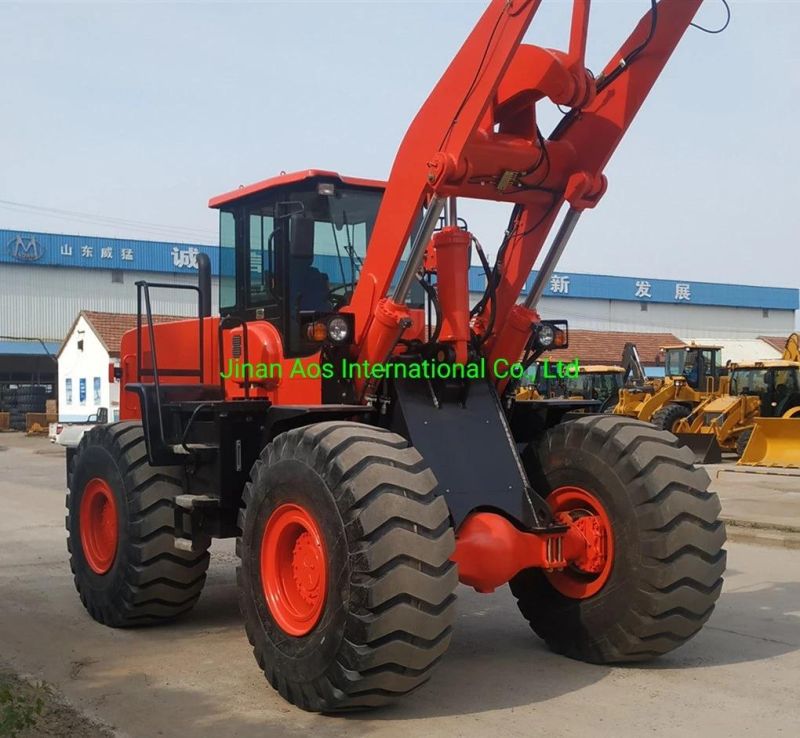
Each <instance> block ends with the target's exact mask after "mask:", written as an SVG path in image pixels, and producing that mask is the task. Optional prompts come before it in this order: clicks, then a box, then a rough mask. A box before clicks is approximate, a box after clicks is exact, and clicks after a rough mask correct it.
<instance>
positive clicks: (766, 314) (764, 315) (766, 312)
mask: <svg viewBox="0 0 800 738" xmlns="http://www.w3.org/2000/svg"><path fill="white" fill-rule="evenodd" d="M761 317H762V318H769V310H768V309H767V308H762V310H761Z"/></svg>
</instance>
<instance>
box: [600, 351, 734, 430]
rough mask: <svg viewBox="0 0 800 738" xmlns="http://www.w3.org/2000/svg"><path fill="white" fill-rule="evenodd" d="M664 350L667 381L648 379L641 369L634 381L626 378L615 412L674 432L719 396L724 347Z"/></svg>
mask: <svg viewBox="0 0 800 738" xmlns="http://www.w3.org/2000/svg"><path fill="white" fill-rule="evenodd" d="M627 348H628V347H627V346H626V350H627ZM661 350H662V351H663V352H664V378H663V379H646V378H645V377H644V372H643V370H641V369H640V370H639V371H638V372H635V373H634V374H633V375H632V377H631V381H628V380H627V375H626V386H625V387H623V388H622V389H621V390H620V392H619V401H618V402H617V404H616V406H615V407H614V411H613V412H614V413H615V414H616V415H627V416H628V417H631V418H638V419H639V420H645V421H648V422H650V423H652V424H653V425H655V426H656V427H658V428H661V429H662V430H668V431H672V432H675V431H676V429H677V426H678V424H679V423H680V422H681V421H682V420H683V419H684V418H686V417H688V416H689V415H690V413H691V412H692V410H693V409H694V408H695V407H697V406H698V405H699V404H700V403H702V402H704V401H705V400H708V399H709V398H712V397H714V396H715V395H716V394H718V393H719V389H720V376H721V374H722V367H721V353H722V347H721V346H711V345H704V344H696V343H690V344H682V345H680V346H663V347H662V349H661ZM634 351H635V348H634Z"/></svg>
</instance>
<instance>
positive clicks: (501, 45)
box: [347, 0, 702, 362]
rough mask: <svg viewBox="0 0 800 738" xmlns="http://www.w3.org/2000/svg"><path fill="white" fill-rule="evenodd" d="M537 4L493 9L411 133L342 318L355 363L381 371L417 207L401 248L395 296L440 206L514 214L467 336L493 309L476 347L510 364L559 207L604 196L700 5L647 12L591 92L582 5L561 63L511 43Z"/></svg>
mask: <svg viewBox="0 0 800 738" xmlns="http://www.w3.org/2000/svg"><path fill="white" fill-rule="evenodd" d="M540 2H541V0H492V2H490V4H489V7H488V8H487V9H486V11H485V12H484V14H483V15H482V16H481V18H480V19H479V21H478V22H477V24H476V26H475V27H474V29H473V31H472V32H471V33H470V35H469V37H468V38H467V40H466V41H465V42H464V44H463V46H462V47H461V49H460V50H459V52H458V53H457V54H456V56H455V57H454V59H453V61H452V62H451V63H450V66H449V67H448V68H447V70H446V71H445V73H444V75H443V76H442V78H441V79H440V80H439V82H438V84H437V85H436V87H435V88H434V89H433V91H432V92H431V94H430V96H429V97H428V99H427V100H426V102H425V103H424V105H423V106H422V108H421V109H420V110H419V112H418V113H417V115H416V117H415V118H414V121H413V122H412V123H411V125H410V127H409V129H408V131H407V133H406V135H405V137H404V139H403V141H402V143H401V145H400V148H399V150H398V152H397V156H396V158H395V161H394V165H393V167H392V171H391V174H390V177H389V181H388V184H387V187H386V191H385V194H384V197H383V202H382V205H381V208H380V211H379V213H378V217H377V220H376V223H375V227H374V229H373V232H372V235H371V238H370V244H369V248H368V250H367V256H366V259H365V261H364V265H363V269H362V273H361V277H360V280H359V283H358V286H357V288H356V290H355V293H354V295H353V299H352V301H351V304H350V307H349V308H347V310H349V311H350V312H353V313H355V316H356V326H357V332H358V335H357V336H356V339H357V344H358V346H359V357H358V358H359V360H360V361H361V360H367V361H370V362H380V361H384V360H385V359H386V358H388V356H389V355H390V353H391V352H392V351H393V349H394V347H395V345H396V344H397V340H398V339H399V338H400V337H401V336H402V333H403V331H404V330H405V328H404V326H406V325H408V324H409V320H408V311H407V309H406V307H405V304H404V297H405V295H404V294H403V289H396V291H395V295H394V298H393V299H390V298H387V297H386V294H387V292H388V289H389V286H390V285H391V283H392V280H393V277H394V275H395V272H396V270H397V268H398V265H399V263H400V259H401V255H402V253H403V250H404V248H405V247H406V244H407V242H408V239H409V237H410V235H411V232H412V228H413V225H414V223H415V222H416V221H417V219H418V217H419V213H420V211H421V209H422V207H423V206H425V205H428V209H429V211H431V212H430V213H429V215H428V218H427V222H426V225H427V226H428V228H423V229H421V233H419V234H418V238H417V239H416V242H415V243H414V244H412V249H411V254H410V257H409V263H408V264H407V273H406V274H405V275H404V276H403V277H401V279H400V283H399V284H400V286H401V287H405V286H406V285H407V283H408V282H409V281H410V277H413V276H414V274H415V272H416V267H417V265H418V264H419V263H420V261H421V251H424V249H425V248H426V247H427V246H428V242H429V241H430V238H431V233H432V229H433V226H434V225H435V224H436V222H437V221H438V216H439V213H440V212H441V209H442V207H443V205H444V202H445V198H448V197H466V198H475V199H481V200H494V201H499V202H507V203H511V204H514V205H515V210H514V215H513V216H512V222H511V224H510V227H509V232H508V234H507V237H506V239H505V241H504V246H503V247H502V248H501V251H500V254H499V257H498V263H497V265H496V273H497V275H498V282H497V287H496V290H495V294H494V300H491V301H487V303H486V304H485V305H483V308H482V313H481V314H479V315H477V316H475V319H474V320H473V329H474V330H475V332H476V333H478V334H480V332H481V330H485V328H486V326H487V325H488V324H489V323H490V321H489V320H488V319H487V316H488V313H489V311H490V310H493V311H494V320H493V321H491V323H492V324H493V325H494V326H497V327H498V329H499V333H498V334H497V335H492V336H486V337H485V338H486V346H487V348H488V349H489V352H490V355H491V356H492V357H498V356H502V357H504V358H511V359H512V360H516V358H517V357H518V356H519V355H520V353H521V351H522V349H523V346H524V343H525V341H526V340H527V337H528V336H529V335H530V325H531V323H532V322H533V321H534V320H536V318H537V316H536V313H535V312H534V308H535V305H529V306H527V307H526V306H521V305H519V306H518V305H515V303H516V301H517V298H518V297H519V295H520V293H521V291H522V289H523V288H524V286H525V281H526V280H527V278H528V276H529V275H530V272H531V270H532V268H533V265H534V262H535V260H536V257H537V256H538V254H539V252H540V251H541V248H542V245H543V243H544V241H545V239H546V237H547V234H548V233H549V231H550V230H551V228H552V226H553V223H554V221H555V219H556V216H557V214H558V211H559V209H560V207H561V205H562V204H563V203H564V202H565V201H566V202H567V203H569V205H570V207H571V208H572V209H574V210H577V211H581V210H583V209H585V208H589V207H593V206H594V205H595V204H596V203H597V201H598V200H599V198H600V197H601V196H602V194H603V192H604V191H605V188H606V182H605V177H604V176H603V169H604V167H605V165H606V164H607V162H608V161H609V159H610V158H611V155H612V154H613V152H614V150H615V149H616V147H617V145H618V144H619V142H620V141H621V139H622V137H623V136H624V134H625V132H626V131H627V129H628V127H629V126H630V124H631V121H632V120H633V118H634V116H635V114H636V113H637V111H638V110H639V108H640V107H641V105H642V103H643V102H644V100H645V98H646V97H647V95H648V93H649V92H650V90H651V88H652V86H653V84H654V83H655V81H656V79H657V78H658V76H659V74H660V73H661V71H662V69H663V68H664V65H665V64H666V62H667V60H668V59H669V57H670V55H671V53H672V51H673V50H674V49H675V47H676V46H677V44H678V42H679V41H680V39H681V37H682V35H683V33H684V32H685V31H686V29H687V27H688V26H689V24H690V23H691V21H692V18H693V17H694V15H695V13H696V11H697V9H698V8H699V6H700V3H701V2H702V0H661V1H660V2H658V3H657V4H656V5H654V7H653V9H651V11H650V12H649V13H647V14H646V15H645V16H644V17H643V18H642V20H641V21H640V22H639V24H638V25H637V26H636V28H635V29H634V31H633V32H632V33H631V35H630V37H629V38H628V39H627V41H625V43H624V44H623V45H622V46H621V47H620V49H619V51H618V52H617V53H616V54H615V55H614V57H612V59H611V60H610V62H609V63H608V64H607V65H606V67H605V69H604V70H603V72H602V74H601V75H600V76H599V77H598V78H596V79H595V78H594V76H593V75H592V74H591V72H589V71H588V70H587V69H586V67H585V62H584V52H585V48H586V39H587V33H588V21H589V9H590V0H574V3H573V10H572V22H571V32H570V43H569V49H568V50H567V51H566V52H564V51H558V50H554V49H546V48H541V47H538V46H533V45H529V44H523V43H522V39H523V37H524V35H525V32H526V31H527V29H528V27H529V25H530V23H531V21H532V20H533V17H534V15H535V13H536V11H537V10H538V8H539V5H540ZM543 98H547V99H548V100H549V101H551V102H553V103H556V104H559V105H563V106H567V107H569V108H570V111H569V112H568V113H567V114H566V115H565V116H564V118H563V120H562V121H561V123H559V125H558V126H557V127H556V129H555V130H554V131H553V133H552V134H551V135H550V137H549V138H548V139H545V138H544V137H543V136H542V134H541V132H540V130H539V126H538V125H537V120H536V103H537V102H539V101H540V100H542V99H543ZM468 266H469V265H468V263H467V267H468ZM409 270H410V271H409ZM462 276H463V279H465V280H466V279H467V275H466V274H464V275H458V276H457V278H458V279H461V278H462ZM492 302H493V303H494V304H491V303H492ZM466 309H467V310H468V309H469V308H468V306H467V308H466ZM515 313H516V314H515ZM452 322H454V323H456V322H458V321H455V320H454V321H452ZM462 322H463V319H462Z"/></svg>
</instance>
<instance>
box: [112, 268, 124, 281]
mask: <svg viewBox="0 0 800 738" xmlns="http://www.w3.org/2000/svg"><path fill="white" fill-rule="evenodd" d="M124 281H125V278H124V272H123V271H122V269H112V270H111V282H112V283H113V284H122V283H123V282H124Z"/></svg>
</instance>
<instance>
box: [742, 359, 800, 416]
mask: <svg viewBox="0 0 800 738" xmlns="http://www.w3.org/2000/svg"><path fill="white" fill-rule="evenodd" d="M798 374H800V364H797V363H795V362H789V361H764V362H757V363H756V364H752V365H737V366H734V367H733V368H732V369H731V394H732V395H751V396H755V397H759V398H760V400H761V409H760V411H759V415H760V416H761V417H762V418H779V417H781V416H782V415H783V414H784V413H785V412H786V411H787V410H791V409H792V408H793V407H797V406H798V405H800V376H798Z"/></svg>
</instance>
